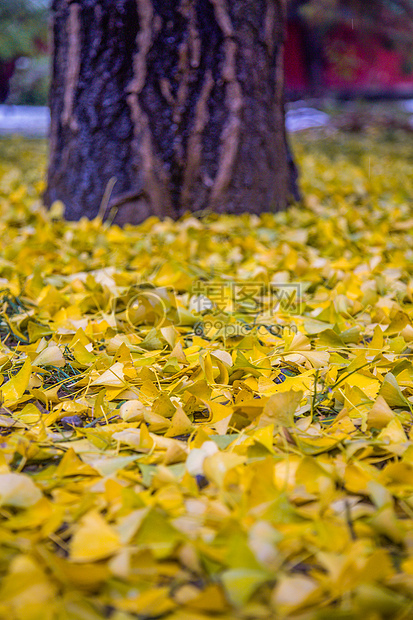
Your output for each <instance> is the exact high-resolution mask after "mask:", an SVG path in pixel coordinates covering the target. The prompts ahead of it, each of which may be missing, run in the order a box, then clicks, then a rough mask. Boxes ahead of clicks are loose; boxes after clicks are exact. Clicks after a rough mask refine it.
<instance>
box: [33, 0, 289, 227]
mask: <svg viewBox="0 0 413 620" xmlns="http://www.w3.org/2000/svg"><path fill="white" fill-rule="evenodd" d="M285 4H286V2H285V0H78V1H70V0H54V2H53V5H52V18H53V40H54V52H53V75H52V87H51V96H50V105H51V121H52V122H51V135H50V161H49V171H48V187H47V190H46V194H45V199H46V204H48V205H51V204H52V203H53V202H54V201H55V200H61V201H63V203H64V204H65V206H66V217H67V218H68V219H78V218H80V217H81V216H87V217H90V218H91V217H94V216H96V215H97V214H98V213H100V214H101V215H103V214H105V215H106V216H107V215H108V214H109V212H111V211H112V216H113V214H114V213H116V215H115V221H116V222H118V223H120V224H123V223H126V222H131V223H138V222H141V221H143V220H144V219H145V218H146V217H148V216H150V215H157V216H159V217H163V216H171V217H173V218H176V217H179V216H180V215H182V214H183V213H184V212H185V211H193V212H198V211H200V210H203V209H211V210H213V211H217V212H227V213H240V212H244V211H249V212H254V213H260V212H262V211H271V210H279V209H283V208H284V207H285V206H286V203H287V197H288V192H289V185H291V176H290V172H289V165H288V161H287V152H286V143H285V133H284V132H285V129H284V109H283V40H284V26H285ZM112 216H111V217H112Z"/></svg>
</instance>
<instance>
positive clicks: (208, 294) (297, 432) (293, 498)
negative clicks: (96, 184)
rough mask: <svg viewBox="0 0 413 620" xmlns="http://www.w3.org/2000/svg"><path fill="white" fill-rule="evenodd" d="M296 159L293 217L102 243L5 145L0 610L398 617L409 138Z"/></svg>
mask: <svg viewBox="0 0 413 620" xmlns="http://www.w3.org/2000/svg"><path fill="white" fill-rule="evenodd" d="M409 140H410V138H409ZM295 147H296V151H297V153H298V157H299V162H300V165H301V168H302V173H303V178H302V186H303V192H304V194H305V196H306V198H305V205H302V206H295V207H293V208H291V209H290V210H289V211H288V212H287V213H282V214H278V215H271V214H267V215H264V216H262V217H261V218H258V217H255V216H241V217H232V216H231V217H228V216H221V217H214V216H212V215H209V216H206V217H205V218H204V219H203V220H200V221H199V220H196V219H194V218H193V217H189V216H188V217H185V218H183V219H182V220H181V221H180V222H178V223H173V222H170V221H164V222H159V221H157V220H154V219H153V220H150V221H148V222H146V223H145V224H144V225H141V226H139V227H126V228H125V229H124V230H121V229H120V228H118V227H114V226H113V227H111V226H109V225H108V224H102V223H101V222H100V221H99V220H98V219H96V220H95V221H92V222H89V221H82V222H80V223H66V222H64V221H63V219H62V217H61V215H62V209H61V206H60V205H55V206H54V208H53V209H52V211H51V213H49V214H47V213H46V212H45V211H44V210H43V208H42V207H41V201H40V199H39V195H40V192H41V190H42V182H41V181H40V179H41V174H42V170H43V168H44V160H45V144H44V143H42V142H21V141H20V142H19V141H16V140H11V141H10V140H1V142H0V235H1V251H0V289H1V291H0V298H1V299H0V335H1V348H0V365H1V381H2V383H1V387H0V393H1V401H2V404H1V410H0V434H1V437H0V443H1V452H0V575H1V585H0V618H2V619H3V618H7V619H8V620H60V619H62V620H98V619H101V618H110V619H111V620H132V619H133V618H140V619H145V618H167V619H168V620H206V619H208V618H212V617H214V618H219V619H221V620H224V619H225V620H230V619H235V618H239V619H245V620H248V619H250V620H261V619H262V620H264V619H272V618H276V619H283V618H299V619H302V620H304V619H305V620H307V619H317V620H327V619H330V618H334V619H337V620H340V619H341V620H351V619H353V618H354V619H357V618H363V619H368V620H379V619H381V618H389V619H398V620H402V619H406V620H407V619H409V618H412V617H413V595H412V592H413V429H412V423H413V418H412V411H413V409H412V406H413V364H412V354H413V344H412V343H413V325H412V318H413V211H412V208H411V202H412V196H413V164H412V161H413V159H412V157H413V146H409V142H408V141H407V140H406V138H405V136H404V135H403V134H400V135H399V136H396V137H393V138H392V139H388V138H387V137H386V136H385V135H379V136H377V135H375V134H371V135H370V136H365V137H362V138H358V139H356V138H354V137H351V136H345V135H336V136H332V137H330V138H328V137H319V136H317V135H312V134H309V135H306V136H305V135H304V136H301V137H300V138H299V139H297V138H296V139H295Z"/></svg>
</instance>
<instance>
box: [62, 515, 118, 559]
mask: <svg viewBox="0 0 413 620" xmlns="http://www.w3.org/2000/svg"><path fill="white" fill-rule="evenodd" d="M119 548H120V539H119V536H118V534H117V533H116V532H115V530H114V529H113V528H111V527H110V526H109V525H108V524H107V523H106V521H105V519H103V517H102V516H101V515H100V514H99V513H98V512H89V513H87V514H86V515H85V516H84V517H83V518H82V520H81V522H80V525H79V527H78V529H77V530H76V532H75V533H74V535H73V538H72V541H71V544H70V557H71V559H72V561H73V562H95V561H96V560H101V559H103V558H107V557H108V556H110V555H113V554H114V553H115V552H116V551H118V549H119Z"/></svg>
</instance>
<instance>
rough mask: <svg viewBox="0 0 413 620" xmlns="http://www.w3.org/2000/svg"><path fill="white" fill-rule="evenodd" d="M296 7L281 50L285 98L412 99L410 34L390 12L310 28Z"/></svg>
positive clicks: (344, 18)
mask: <svg viewBox="0 0 413 620" xmlns="http://www.w3.org/2000/svg"><path fill="white" fill-rule="evenodd" d="M303 4H305V3H303V2H297V3H296V4H295V6H294V8H293V10H292V11H291V12H290V16H289V21H288V31H287V41H286V49H285V79H286V94H287V98H288V99H295V98H301V97H306V96H322V95H324V94H326V93H327V94H336V95H341V96H346V97H357V96H396V97H397V96H413V33H412V30H411V27H410V25H408V24H406V22H402V21H400V20H399V21H398V20H395V19H394V16H393V15H392V14H390V13H389V12H385V11H383V12H382V13H381V14H380V15H377V20H375V21H374V22H372V21H367V20H364V21H363V20H362V19H360V17H359V16H355V17H352V16H351V13H347V14H344V15H343V16H342V17H341V19H340V18H338V19H337V20H336V22H335V23H334V24H332V25H330V26H326V25H322V26H319V27H310V26H309V25H308V24H307V23H306V21H305V20H304V19H303V16H302V14H301V13H300V5H303Z"/></svg>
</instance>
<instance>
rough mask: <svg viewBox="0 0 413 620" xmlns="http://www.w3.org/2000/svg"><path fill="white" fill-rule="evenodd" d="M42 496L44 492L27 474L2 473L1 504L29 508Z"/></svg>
mask: <svg viewBox="0 0 413 620" xmlns="http://www.w3.org/2000/svg"><path fill="white" fill-rule="evenodd" d="M41 498H42V492H41V491H40V489H39V488H38V487H37V486H36V485H35V484H34V482H33V480H32V479H31V478H29V476H26V475H25V474H16V473H7V474H0V506H14V507H16V508H27V507H29V506H33V504H36V503H37V502H38V501H39V500H40V499H41Z"/></svg>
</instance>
